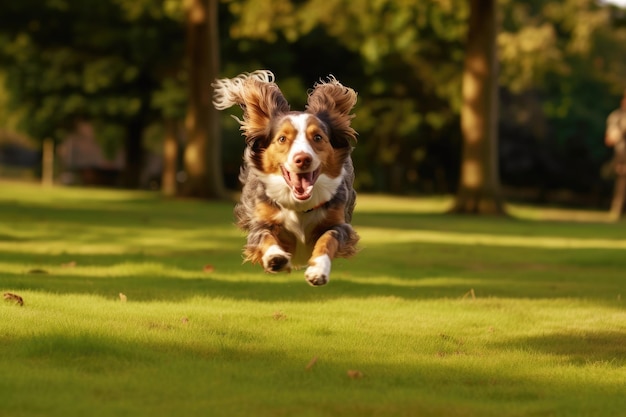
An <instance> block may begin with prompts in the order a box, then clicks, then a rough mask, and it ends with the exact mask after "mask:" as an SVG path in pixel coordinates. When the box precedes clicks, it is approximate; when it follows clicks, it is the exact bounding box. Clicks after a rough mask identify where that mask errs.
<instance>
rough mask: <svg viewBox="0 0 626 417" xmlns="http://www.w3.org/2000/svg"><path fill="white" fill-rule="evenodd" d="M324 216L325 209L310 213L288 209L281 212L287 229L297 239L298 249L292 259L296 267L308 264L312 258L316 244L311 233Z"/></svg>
mask: <svg viewBox="0 0 626 417" xmlns="http://www.w3.org/2000/svg"><path fill="white" fill-rule="evenodd" d="M324 215H325V209H323V208H319V209H316V210H313V211H310V212H308V213H304V212H297V211H293V210H288V209H282V210H281V216H282V221H283V225H284V227H285V229H286V230H287V231H289V232H291V233H292V234H293V235H294V236H295V238H296V248H295V250H294V253H293V254H292V258H291V261H292V264H293V266H294V267H296V266H303V265H306V264H307V261H308V260H309V258H310V257H311V251H312V247H313V245H314V243H315V242H312V241H310V240H311V239H310V236H311V232H312V231H313V228H314V227H315V225H316V224H319V222H320V220H322V218H323V216H324ZM307 238H308V239H307Z"/></svg>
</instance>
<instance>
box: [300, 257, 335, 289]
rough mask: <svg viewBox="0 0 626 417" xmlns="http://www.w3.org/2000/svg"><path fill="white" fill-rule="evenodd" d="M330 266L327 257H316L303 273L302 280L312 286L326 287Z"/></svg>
mask: <svg viewBox="0 0 626 417" xmlns="http://www.w3.org/2000/svg"><path fill="white" fill-rule="evenodd" d="M330 265H331V262H330V258H329V257H328V255H322V256H318V257H317V258H315V259H313V261H312V264H311V266H309V267H308V268H307V269H306V271H305V272H304V278H305V279H306V281H307V282H308V283H309V284H311V285H314V286H319V285H326V284H327V283H328V280H329V279H330Z"/></svg>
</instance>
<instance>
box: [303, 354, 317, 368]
mask: <svg viewBox="0 0 626 417" xmlns="http://www.w3.org/2000/svg"><path fill="white" fill-rule="evenodd" d="M316 363H317V356H313V359H311V360H310V361H309V363H307V365H306V366H305V367H304V369H306V370H307V371H310V370H311V369H313V366H315V364H316Z"/></svg>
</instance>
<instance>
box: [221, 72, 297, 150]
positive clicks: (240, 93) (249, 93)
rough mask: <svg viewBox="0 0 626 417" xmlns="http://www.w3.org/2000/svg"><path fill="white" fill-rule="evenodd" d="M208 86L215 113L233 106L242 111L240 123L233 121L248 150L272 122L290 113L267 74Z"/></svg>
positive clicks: (268, 73) (285, 101)
mask: <svg viewBox="0 0 626 417" xmlns="http://www.w3.org/2000/svg"><path fill="white" fill-rule="evenodd" d="M211 85H212V86H213V105H214V106H215V108H216V109H218V110H224V109H227V108H229V107H231V106H233V105H235V104H239V105H240V106H241V108H242V109H243V120H240V119H238V118H237V117H235V116H233V117H234V118H235V119H236V120H237V121H238V122H239V124H240V125H241V130H242V132H243V134H244V136H245V137H246V143H247V144H248V145H250V146H252V145H254V144H255V143H256V142H257V141H258V140H260V139H264V138H266V137H267V136H268V135H269V131H270V121H271V120H272V118H274V117H276V116H278V115H280V114H284V113H287V112H289V103H287V100H286V99H285V97H284V96H283V93H282V92H281V91H280V88H278V86H277V85H276V83H275V82H274V74H272V73H271V72H270V71H267V70H259V71H254V72H253V73H250V74H248V73H245V74H241V75H239V76H237V77H235V78H223V79H220V80H215V82H214V83H213V84H211Z"/></svg>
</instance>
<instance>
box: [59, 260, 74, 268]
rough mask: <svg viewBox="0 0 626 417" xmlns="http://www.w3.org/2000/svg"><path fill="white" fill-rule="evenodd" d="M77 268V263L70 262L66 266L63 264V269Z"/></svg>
mask: <svg viewBox="0 0 626 417" xmlns="http://www.w3.org/2000/svg"><path fill="white" fill-rule="evenodd" d="M75 266H76V261H70V262H67V263H64V264H61V267H63V268H74V267H75Z"/></svg>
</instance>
